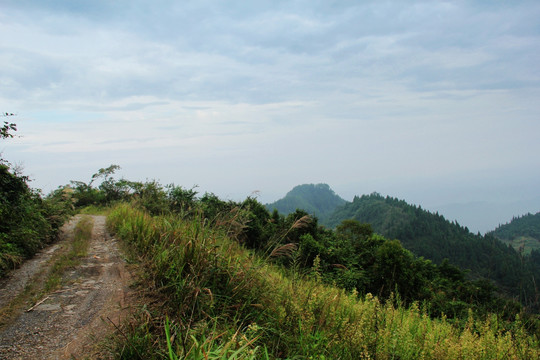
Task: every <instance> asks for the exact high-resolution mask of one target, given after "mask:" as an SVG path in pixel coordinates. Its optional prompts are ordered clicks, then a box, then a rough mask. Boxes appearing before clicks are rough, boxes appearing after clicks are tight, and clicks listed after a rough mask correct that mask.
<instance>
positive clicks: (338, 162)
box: [0, 0, 540, 200]
mask: <svg viewBox="0 0 540 360" xmlns="http://www.w3.org/2000/svg"><path fill="white" fill-rule="evenodd" d="M2 10H3V11H2V14H0V33H1V34H2V42H1V45H0V69H1V70H0V103H1V104H2V107H4V109H3V111H10V112H17V113H18V114H19V117H18V118H17V119H16V121H17V122H18V123H19V129H20V131H19V132H20V133H21V134H22V135H24V137H23V138H20V139H17V140H14V141H10V142H9V143H6V145H5V146H6V148H5V156H6V157H8V158H10V157H11V159H13V160H14V161H15V162H17V161H25V162H27V163H28V169H29V171H30V172H33V171H35V172H36V173H35V174H34V176H35V177H36V179H38V180H37V181H41V180H39V179H40V178H47V179H49V180H43V181H44V183H47V184H53V185H52V187H55V186H56V185H54V181H64V180H65V179H66V177H67V176H68V175H67V173H69V171H71V170H70V169H71V168H72V169H79V170H73V171H78V172H77V174H81V175H80V177H81V178H84V176H86V175H84V169H85V167H86V169H87V170H86V172H90V174H91V172H92V171H93V170H94V169H93V168H92V169H88V168H89V167H97V168H99V167H103V166H107V165H108V163H111V162H114V163H120V165H122V166H124V167H125V171H126V174H127V175H129V174H132V175H134V176H138V177H143V178H144V176H145V175H144V172H146V173H148V175H146V176H148V177H151V176H156V177H158V178H162V179H163V180H164V181H176V177H182V179H184V180H185V181H187V182H188V184H187V186H191V185H192V184H193V183H199V184H203V183H204V185H205V186H207V190H209V191H216V192H219V191H222V192H224V193H226V194H235V193H241V192H242V191H246V192H247V193H249V191H251V190H254V189H251V187H256V188H258V190H261V191H262V192H263V193H265V191H266V192H270V193H279V192H281V193H283V194H284V193H285V192H286V191H287V190H289V188H290V187H292V186H294V185H296V184H298V183H299V182H319V181H328V182H330V183H331V185H334V184H335V185H337V186H340V185H341V186H342V187H343V188H346V186H345V185H346V184H368V185H369V186H371V184H373V186H374V187H375V188H369V189H368V190H366V191H367V192H370V191H374V190H379V189H377V188H376V184H381V187H385V186H388V187H386V188H387V189H390V190H391V188H392V187H391V185H388V184H394V185H392V186H394V189H399V188H400V187H399V186H398V185H399V183H400V182H401V183H404V182H407V183H408V184H410V186H411V187H413V186H414V184H415V183H418V184H420V183H422V181H428V180H429V181H433V182H437V181H441V179H450V180H448V181H449V182H451V181H452V180H451V179H456V181H460V182H461V183H463V184H464V185H463V186H467V185H468V184H467V181H465V180H463V179H466V178H467V176H466V175H467V174H477V176H476V177H473V176H471V179H472V180H471V182H477V181H479V180H478V179H480V178H482V176H480V175H478V174H482V173H490V174H496V175H493V176H501V177H502V176H503V175H504V174H506V173H508V172H510V171H516V169H520V171H521V173H522V174H525V175H523V176H529V178H530V179H533V178H534V177H535V176H537V174H536V173H533V172H531V171H529V170H528V169H532V168H538V167H539V166H538V165H540V164H539V163H538V160H537V157H536V156H534V154H536V153H538V151H540V148H539V146H540V145H539V143H538V141H537V140H536V136H535V135H536V134H538V133H540V125H539V123H538V115H539V114H540V107H539V105H537V103H538V101H537V99H538V96H539V95H540V90H539V88H540V72H539V67H538V63H540V32H539V31H538V27H537V19H538V16H540V6H539V5H538V4H537V2H520V3H504V4H502V3H491V2H490V3H485V2H407V3H405V2H392V1H389V2H380V1H370V2H362V3H358V2H338V3H329V2H324V1H320V2H313V1H295V2H289V1H287V2H275V1H268V2H252V3H245V2H234V1H233V2H227V3H221V2H215V1H204V2H177V3H170V2H167V1H158V2H152V3H148V2H142V1H129V2H128V1H115V2H109V1H93V2H70V3H65V2H61V1H58V2H57V1H22V0H21V1H6V2H5V5H4V4H3V9H2ZM78 159H79V160H78ZM80 159H84V160H83V161H81V160H80ZM43 164H52V165H47V166H44V165H43ZM186 166H188V167H189V169H188V170H185V168H186ZM33 169H35V170H33ZM181 169H182V170H181ZM510 169H512V170H510ZM64 173H66V174H64ZM464 174H465V175H464ZM497 174H498V175H497ZM527 174H528V175H527ZM77 176H79V175H77ZM74 177H75V176H74ZM52 178H54V179H57V180H54V181H53V180H50V179H52ZM473 178H474V179H476V180H474V179H473ZM505 178H506V177H505ZM202 179H203V180H202ZM426 179H427V180H426ZM459 179H461V180H459ZM443 183H444V182H440V184H443ZM257 184H261V186H257ZM385 184H386V185H385ZM396 184H398V185H396ZM444 184H448V183H444ZM58 185H59V184H58ZM184 185H186V184H184ZM469 185H470V184H469ZM47 186H49V187H50V185H47ZM358 186H360V185H358ZM366 186H367V185H366ZM440 186H441V187H444V186H446V185H440ZM511 186H512V182H511V181H510V180H509V187H511ZM214 187H215V188H214ZM244 187H250V189H249V190H244ZM214 189H215V190H214ZM381 190H382V189H381ZM358 191H359V192H360V191H364V189H359V190H358ZM438 192H439V193H441V192H443V190H440V189H439V191H438ZM434 193H435V195H433V196H436V195H437V194H436V193H437V192H436V191H435V192H434ZM391 195H396V196H399V194H391ZM268 200H273V199H268Z"/></svg>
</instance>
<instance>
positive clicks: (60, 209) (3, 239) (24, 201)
mask: <svg viewBox="0 0 540 360" xmlns="http://www.w3.org/2000/svg"><path fill="white" fill-rule="evenodd" d="M0 130H1V131H0V139H7V138H11V137H13V134H12V133H11V131H15V130H16V127H15V124H10V123H8V122H5V123H4V126H3V127H2V128H1V129H0ZM28 182H29V179H28V177H26V176H23V175H22V174H21V173H20V171H19V170H18V169H17V168H14V167H13V166H12V165H11V164H10V163H9V162H8V161H6V160H4V159H2V158H0V219H1V222H0V277H3V276H5V274H6V271H8V270H9V269H13V268H15V267H17V266H18V265H20V263H21V262H22V261H23V260H24V259H26V258H30V257H32V256H33V255H34V254H35V253H36V251H38V250H39V249H40V248H42V247H43V246H44V245H45V244H47V243H50V242H51V241H52V240H54V239H55V238H56V235H57V233H58V230H59V228H60V226H62V224H63V223H64V221H65V220H66V218H67V217H68V215H69V213H70V210H71V208H70V206H69V204H67V203H66V202H65V201H64V199H63V198H62V196H59V195H60V194H57V195H58V196H51V197H46V198H43V197H42V196H41V194H40V193H39V192H38V191H35V190H32V189H31V188H30V187H29V186H28Z"/></svg>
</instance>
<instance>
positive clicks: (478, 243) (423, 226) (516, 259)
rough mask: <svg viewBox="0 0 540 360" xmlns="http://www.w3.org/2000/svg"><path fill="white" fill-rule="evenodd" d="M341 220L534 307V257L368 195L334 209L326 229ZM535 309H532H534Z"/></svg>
mask: <svg viewBox="0 0 540 360" xmlns="http://www.w3.org/2000/svg"><path fill="white" fill-rule="evenodd" d="M345 219H355V220H358V221H359V222H361V223H369V224H371V225H372V226H373V229H374V231H375V232H377V233H379V234H382V235H384V236H385V237H388V238H391V239H398V240H399V241H400V242H401V243H402V244H403V246H404V247H405V248H407V249H409V250H410V251H412V252H413V253H414V254H416V255H418V256H423V257H425V258H427V259H431V260H433V261H434V262H435V263H438V264H440V263H442V261H443V260H444V259H448V260H449V261H450V263H452V264H454V265H457V266H459V267H460V268H462V269H470V270H471V275H472V277H473V278H474V277H476V278H478V277H483V278H487V279H491V280H493V281H495V282H496V283H497V284H498V285H499V286H500V287H501V288H502V289H504V291H505V292H506V293H507V294H511V295H512V296H514V297H516V298H517V297H518V296H519V299H520V300H521V301H522V302H523V303H524V304H528V305H531V306H532V305H533V303H536V302H537V300H536V297H537V294H538V293H537V290H536V286H535V281H537V280H536V279H540V252H538V251H534V252H532V253H531V255H530V256H527V257H523V256H520V254H518V252H516V251H515V250H514V249H513V248H512V247H510V246H508V245H506V244H504V243H503V242H501V241H500V240H498V239H497V238H495V237H494V236H493V235H490V234H488V235H486V236H481V235H480V234H477V235H475V234H472V233H471V232H470V231H469V230H468V229H467V228H466V227H463V226H460V225H459V224H458V223H457V222H449V221H447V220H446V219H445V218H444V217H443V216H441V215H439V214H437V213H435V214H433V213H430V212H428V211H426V210H423V209H422V208H421V207H419V206H413V205H409V204H407V203H406V202H405V201H403V200H398V199H395V198H392V197H388V196H387V197H383V196H381V195H380V194H377V193H373V194H371V195H364V196H362V197H355V198H354V200H353V201H352V203H348V204H345V205H344V206H342V207H340V208H338V209H336V211H335V212H334V213H333V214H332V215H331V216H330V218H329V222H328V223H329V225H330V226H336V225H338V224H339V223H340V222H341V221H343V220H345ZM535 306H537V304H536V305H535Z"/></svg>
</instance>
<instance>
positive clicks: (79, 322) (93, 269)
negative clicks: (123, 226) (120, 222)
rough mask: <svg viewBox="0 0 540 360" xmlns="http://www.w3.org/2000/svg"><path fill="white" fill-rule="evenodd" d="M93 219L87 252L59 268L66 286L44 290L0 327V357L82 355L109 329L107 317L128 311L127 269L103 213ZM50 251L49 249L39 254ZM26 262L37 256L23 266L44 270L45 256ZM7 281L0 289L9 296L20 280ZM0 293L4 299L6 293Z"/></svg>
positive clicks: (112, 318) (71, 225)
mask: <svg viewBox="0 0 540 360" xmlns="http://www.w3.org/2000/svg"><path fill="white" fill-rule="evenodd" d="M78 219H80V217H76V218H74V220H72V222H70V223H69V224H68V225H67V226H66V227H65V228H64V229H63V231H64V236H66V237H67V239H68V240H67V241H69V239H72V238H73V228H74V222H76V221H78ZM93 220H94V225H93V229H92V239H91V242H90V245H89V249H88V255H87V256H86V257H85V258H83V259H82V261H81V263H80V264H79V265H78V266H77V267H76V268H73V269H68V270H67V271H66V272H65V273H64V276H63V280H64V282H65V284H66V285H64V286H62V287H61V288H60V289H59V290H57V291H54V292H52V293H50V294H48V295H47V296H46V297H44V298H43V299H42V302H38V303H37V305H35V307H34V308H33V310H32V311H24V312H22V313H21V314H20V315H19V316H18V317H17V319H16V320H14V321H13V322H11V323H10V324H8V325H7V326H5V327H4V328H3V329H2V330H0V359H71V358H79V357H80V356H82V355H85V356H86V355H88V354H90V353H91V352H92V351H93V348H94V347H95V344H96V342H98V341H99V340H100V339H102V338H103V336H104V335H105V334H107V333H110V332H111V331H112V330H113V328H114V326H113V325H112V324H111V323H110V321H114V323H115V324H118V323H119V322H120V321H121V319H122V318H123V316H124V315H125V314H127V313H128V312H129V310H128V303H127V301H126V299H127V298H128V297H129V284H130V282H131V281H130V279H131V277H130V274H129V272H128V271H127V270H126V266H125V262H124V260H123V258H122V257H121V255H120V252H119V249H118V244H117V242H116V240H115V239H114V238H112V237H111V236H110V235H109V234H108V232H107V231H106V227H105V217H104V216H93ZM54 251H55V250H54V248H50V249H48V250H46V251H45V252H43V253H45V254H47V252H49V253H54ZM31 261H37V265H36V264H35V265H33V266H31V265H27V266H28V267H29V268H32V269H33V271H35V272H39V271H45V270H44V269H43V266H44V262H46V260H44V258H40V256H38V257H37V258H36V259H34V260H31ZM25 265H26V264H25ZM49 266H50V265H49ZM30 273H31V272H29V273H28V274H30ZM28 276H30V275H27V277H28ZM10 281H11V282H12V281H15V282H16V281H17V279H11V280H10ZM10 281H8V282H7V284H2V285H3V287H2V289H8V290H6V291H4V293H6V292H9V293H10V294H11V297H14V296H15V295H16V294H15V293H16V291H17V290H14V289H19V291H20V289H21V285H18V286H16V285H14V284H12V283H11V282H10ZM19 281H20V279H19ZM22 287H23V288H24V285H22ZM3 297H4V298H6V299H8V298H9V296H8V295H6V294H3ZM4 301H6V300H4Z"/></svg>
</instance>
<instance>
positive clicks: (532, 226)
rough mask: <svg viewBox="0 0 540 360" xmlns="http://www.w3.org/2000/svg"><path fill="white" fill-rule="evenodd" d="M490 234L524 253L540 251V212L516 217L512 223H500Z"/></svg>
mask: <svg viewBox="0 0 540 360" xmlns="http://www.w3.org/2000/svg"><path fill="white" fill-rule="evenodd" d="M489 235H492V236H495V237H496V238H497V239H500V240H501V241H503V242H505V243H507V244H510V245H512V247H514V249H516V250H517V251H519V252H521V253H523V254H530V253H531V251H532V250H536V251H540V212H539V213H536V214H535V215H533V214H530V213H529V214H527V215H524V216H520V217H515V218H513V219H512V221H511V222H510V223H508V224H504V225H499V226H498V227H497V228H496V229H495V230H494V231H492V232H490V233H489Z"/></svg>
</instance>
